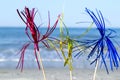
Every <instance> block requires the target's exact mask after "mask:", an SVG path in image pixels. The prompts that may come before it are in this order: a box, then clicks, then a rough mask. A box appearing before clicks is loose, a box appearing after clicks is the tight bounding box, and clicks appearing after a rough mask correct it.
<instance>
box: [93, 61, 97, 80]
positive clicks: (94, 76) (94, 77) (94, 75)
mask: <svg viewBox="0 0 120 80" xmlns="http://www.w3.org/2000/svg"><path fill="white" fill-rule="evenodd" d="M97 68H98V60H97V61H96V65H95V70H94V74H93V80H95V79H96V74H97Z"/></svg>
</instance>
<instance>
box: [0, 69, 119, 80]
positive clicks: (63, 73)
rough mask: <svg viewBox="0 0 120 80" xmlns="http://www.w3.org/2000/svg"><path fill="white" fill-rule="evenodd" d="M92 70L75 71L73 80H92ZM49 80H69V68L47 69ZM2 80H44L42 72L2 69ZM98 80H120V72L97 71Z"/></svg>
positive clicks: (0, 70) (0, 73)
mask: <svg viewBox="0 0 120 80" xmlns="http://www.w3.org/2000/svg"><path fill="white" fill-rule="evenodd" d="M93 71H94V70H92V69H74V70H73V80H92V76H93ZM45 72H46V77H47V80H69V70H68V69H67V68H46V69H45ZM0 80H43V76H42V72H41V70H38V69H24V70H23V72H21V71H20V70H18V69H17V70H16V69H0ZM96 80H120V70H115V71H114V72H110V74H107V73H106V71H105V70H101V69H99V70H98V71H97V76H96Z"/></svg>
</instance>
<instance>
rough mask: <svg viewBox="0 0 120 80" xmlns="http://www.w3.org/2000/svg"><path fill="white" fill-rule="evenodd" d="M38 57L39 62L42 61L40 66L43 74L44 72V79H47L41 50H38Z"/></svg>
mask: <svg viewBox="0 0 120 80" xmlns="http://www.w3.org/2000/svg"><path fill="white" fill-rule="evenodd" d="M37 57H38V60H39V62H40V66H41V69H42V74H43V77H44V80H47V79H46V74H45V70H44V67H43V63H42V57H41V55H40V52H39V51H37Z"/></svg>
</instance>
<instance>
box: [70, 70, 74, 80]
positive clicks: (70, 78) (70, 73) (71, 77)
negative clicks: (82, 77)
mask: <svg viewBox="0 0 120 80" xmlns="http://www.w3.org/2000/svg"><path fill="white" fill-rule="evenodd" d="M72 79H73V77H72V70H70V80H72Z"/></svg>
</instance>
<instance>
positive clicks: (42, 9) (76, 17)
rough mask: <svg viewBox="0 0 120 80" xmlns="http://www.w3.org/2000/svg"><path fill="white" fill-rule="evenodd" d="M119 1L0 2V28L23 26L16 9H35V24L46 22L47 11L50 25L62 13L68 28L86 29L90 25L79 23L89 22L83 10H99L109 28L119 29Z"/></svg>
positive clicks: (9, 0)
mask: <svg viewBox="0 0 120 80" xmlns="http://www.w3.org/2000/svg"><path fill="white" fill-rule="evenodd" d="M119 3H120V0H1V1H0V27H3V26H7V27H8V26H11V27H18V26H25V24H24V23H23V22H22V20H21V19H20V18H19V16H18V14H17V12H16V9H19V10H20V11H23V10H24V7H25V6H26V7H28V8H30V9H32V8H36V10H38V12H39V13H38V14H37V15H36V16H37V17H36V22H37V24H39V23H40V24H41V23H43V24H44V26H45V25H46V24H47V22H48V11H49V12H50V17H51V23H52V24H53V23H54V22H55V20H56V18H57V16H58V15H59V14H61V13H62V12H63V13H64V22H65V24H66V25H67V26H68V27H85V26H86V27H87V26H88V25H89V24H90V23H79V24H76V23H77V22H83V21H89V22H91V19H90V17H89V16H88V15H87V14H86V12H85V8H86V7H87V8H89V9H91V10H93V11H95V10H96V9H98V10H101V12H102V13H103V16H104V18H105V21H106V25H107V26H110V27H120V8H119V7H120V4H119Z"/></svg>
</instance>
